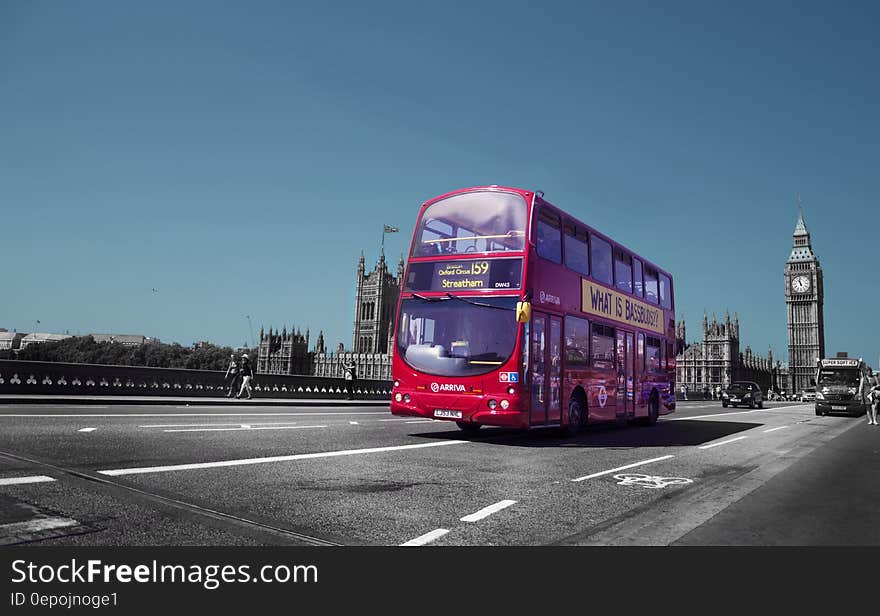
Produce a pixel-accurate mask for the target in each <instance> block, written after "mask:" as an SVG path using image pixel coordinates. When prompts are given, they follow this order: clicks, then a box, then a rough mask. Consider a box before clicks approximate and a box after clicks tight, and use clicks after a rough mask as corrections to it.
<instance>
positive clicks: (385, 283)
mask: <svg viewBox="0 0 880 616" xmlns="http://www.w3.org/2000/svg"><path fill="white" fill-rule="evenodd" d="M403 275H404V262H403V256H401V257H400V260H399V261H398V263H397V270H396V272H393V271H390V270H389V269H388V266H387V264H386V262H385V253H384V249H382V250H381V251H380V253H379V260H378V262H377V263H376V266H375V267H374V268H373V270H372V271H370V272H367V271H366V267H365V262H364V255H363V252H362V253H361V257H360V260H359V261H358V265H357V278H356V293H355V306H354V322H353V328H352V341H351V350H345V348H344V347H343V345H342V343H340V344H339V345H338V347H337V348H336V349H335V351H333V352H328V350H327V349H326V347H325V344H324V333H323V332H319V334H318V337H317V340H316V341H315V346H314V347H313V348H311V349H310V348H309V345H310V332H309V331H308V330H306V332H305V334H303V333H302V332H301V331H300V330H296V331H294V330H293V329H291V330H290V331H289V332H288V331H287V329H286V328H285V329H282V330H281V331H280V332H279V331H277V330H275V331H273V330H272V329H271V328H270V329H269V331H268V333H267V332H264V331H263V330H260V346H259V350H258V354H257V372H258V373H262V374H306V375H313V376H329V377H343V376H345V369H344V367H343V366H344V365H346V364H348V365H351V364H354V366H355V369H356V372H357V377H358V378H362V379H377V380H391V353H392V348H391V345H392V344H393V333H394V322H393V321H394V316H395V310H396V307H397V300H398V298H399V296H400V289H401V283H402V281H403ZM783 277H784V291H785V302H786V306H787V315H788V365H784V364H783V363H782V362H781V361H780V360H779V359H774V357H773V353H772V351H770V350H768V352H767V355H766V356H765V355H760V354H758V353H755V352H754V351H752V349H751V347H750V346H748V345H747V346H746V347H745V349H742V348H741V347H740V324H739V316H738V315H737V314H736V313H734V317H733V319H732V320H731V318H730V314H726V315H725V318H724V320H723V321H721V322H719V321H718V320H717V318H716V317H714V316H713V318H712V321H711V322H710V321H709V319H708V315H706V314H705V313H704V314H703V322H702V330H701V334H702V335H701V339H700V341H698V342H694V343H693V344H688V343H687V335H686V334H687V331H686V329H685V323H684V321H681V322H679V323H678V325H677V327H676V384H677V387H681V386H682V385H686V386H687V387H688V389H689V390H690V391H693V392H695V393H696V392H701V391H703V390H705V389H710V390H714V389H716V388H717V387H719V386H720V387H721V388H726V387H727V386H729V385H730V383H731V382H733V381H737V380H743V381H754V382H756V383H758V384H759V385H760V386H761V388H762V389H763V390H765V391H767V390H769V389H772V390H773V391H776V392H788V393H798V392H800V391H802V390H803V389H804V388H806V387H809V386H810V384H811V383H810V379H811V378H812V377H813V376H814V371H815V366H816V359H818V358H821V357H824V355H825V333H824V332H825V328H824V316H823V302H824V285H823V275H822V268H821V267H820V265H819V260H818V258H817V257H816V255H815V254H814V253H813V249H812V245H811V243H810V233H809V231H808V230H807V226H806V223H805V222H804V218H803V213H802V212H799V214H798V219H797V223H796V225H795V230H794V233H793V237H792V249H791V253H790V255H789V257H788V260H787V261H786V262H785V266H784V272H783Z"/></svg>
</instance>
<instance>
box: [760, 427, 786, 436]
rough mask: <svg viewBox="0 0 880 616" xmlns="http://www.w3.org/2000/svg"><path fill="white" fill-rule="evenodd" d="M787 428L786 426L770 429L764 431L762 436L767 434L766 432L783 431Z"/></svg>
mask: <svg viewBox="0 0 880 616" xmlns="http://www.w3.org/2000/svg"><path fill="white" fill-rule="evenodd" d="M787 427H788V426H779V427H778V428H770V429H769V430H764V434H767V433H768V432H776V431H777V430H783V429H785V428H787Z"/></svg>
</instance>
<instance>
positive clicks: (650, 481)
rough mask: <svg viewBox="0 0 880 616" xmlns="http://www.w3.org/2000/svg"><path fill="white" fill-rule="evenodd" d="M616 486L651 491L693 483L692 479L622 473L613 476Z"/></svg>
mask: <svg viewBox="0 0 880 616" xmlns="http://www.w3.org/2000/svg"><path fill="white" fill-rule="evenodd" d="M614 479H616V480H617V485H620V486H639V487H642V488H651V489H653V490H656V489H660V488H665V487H668V486H681V485H687V484H689V483H693V482H694V480H693V479H687V478H686V477H657V476H654V475H642V474H639V473H623V474H620V475H614Z"/></svg>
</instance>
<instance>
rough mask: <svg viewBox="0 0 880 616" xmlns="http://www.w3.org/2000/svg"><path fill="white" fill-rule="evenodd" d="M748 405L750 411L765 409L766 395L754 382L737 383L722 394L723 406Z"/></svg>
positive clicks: (732, 384)
mask: <svg viewBox="0 0 880 616" xmlns="http://www.w3.org/2000/svg"><path fill="white" fill-rule="evenodd" d="M728 404H730V405H732V406H738V405H740V404H748V405H749V408H750V409H753V408H755V407H758V408H759V409H762V408H764V394H763V393H762V392H761V388H760V386H758V384H757V383H754V382H752V381H735V382H733V383H731V384H730V387H728V388H727V389H726V390H724V393H723V394H721V406H723V407H724V408H727V405H728Z"/></svg>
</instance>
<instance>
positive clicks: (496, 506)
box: [461, 500, 516, 522]
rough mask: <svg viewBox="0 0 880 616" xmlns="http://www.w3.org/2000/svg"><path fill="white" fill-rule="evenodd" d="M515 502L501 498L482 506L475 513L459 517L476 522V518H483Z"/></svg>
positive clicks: (462, 519)
mask: <svg viewBox="0 0 880 616" xmlns="http://www.w3.org/2000/svg"><path fill="white" fill-rule="evenodd" d="M513 504H516V501H515V500H503V501H499V502H497V503H495V504H494V505H489V506H488V507H483V508H482V509H480V510H479V511H477V512H476V513H472V514H470V515H466V516H464V517H463V518H461V521H462V522H476V521H478V520H482V519H483V518H487V517H489V516H490V515H492V514H493V513H497V512H499V511H501V510H502V509H505V508H507V507H510V506H511V505H513Z"/></svg>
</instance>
